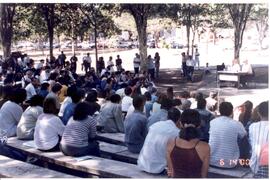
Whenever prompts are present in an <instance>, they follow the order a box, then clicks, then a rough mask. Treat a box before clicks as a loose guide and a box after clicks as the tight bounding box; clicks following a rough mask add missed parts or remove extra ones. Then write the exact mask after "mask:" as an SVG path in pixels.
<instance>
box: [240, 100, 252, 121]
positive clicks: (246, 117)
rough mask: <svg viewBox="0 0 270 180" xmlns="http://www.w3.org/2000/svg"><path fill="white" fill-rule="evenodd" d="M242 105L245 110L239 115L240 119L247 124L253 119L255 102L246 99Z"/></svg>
mask: <svg viewBox="0 0 270 180" xmlns="http://www.w3.org/2000/svg"><path fill="white" fill-rule="evenodd" d="M242 106H243V107H244V112H243V113H241V114H240V115H239V121H240V122H241V123H242V124H243V125H244V126H246V125H247V123H248V121H250V120H251V114H252V108H253V104H252V102H251V101H246V102H244V104H242Z"/></svg>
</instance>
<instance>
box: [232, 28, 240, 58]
mask: <svg viewBox="0 0 270 180" xmlns="http://www.w3.org/2000/svg"><path fill="white" fill-rule="evenodd" d="M240 49H241V44H240V31H239V30H238V29H237V28H235V29H234V59H237V61H238V63H239V57H240Z"/></svg>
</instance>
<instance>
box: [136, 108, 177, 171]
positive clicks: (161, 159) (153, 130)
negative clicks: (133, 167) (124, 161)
mask: <svg viewBox="0 0 270 180" xmlns="http://www.w3.org/2000/svg"><path fill="white" fill-rule="evenodd" d="M180 115H181V113H180V111H179V110H178V109H176V108H172V109H170V110H169V111H168V117H167V120H166V121H159V122H157V123H155V124H153V125H152V126H151V127H150V128H149V132H148V134H147V136H146V138H145V141H144V145H143V148H142V150H141V152H140V155H139V157H138V161H137V164H138V167H139V168H140V169H141V170H143V171H145V172H148V173H154V174H158V173H162V172H163V171H164V170H165V168H166V166H167V162H166V147H167V143H168V140H169V139H170V138H176V137H177V136H178V134H179V128H178V127H177V126H176V124H177V123H178V122H179V119H180Z"/></svg>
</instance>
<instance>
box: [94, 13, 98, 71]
mask: <svg viewBox="0 0 270 180" xmlns="http://www.w3.org/2000/svg"><path fill="white" fill-rule="evenodd" d="M94 31H95V37H94V38H95V56H96V72H97V68H98V47H97V21H96V17H95V26H94Z"/></svg>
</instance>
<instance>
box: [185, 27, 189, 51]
mask: <svg viewBox="0 0 270 180" xmlns="http://www.w3.org/2000/svg"><path fill="white" fill-rule="evenodd" d="M186 29H187V48H188V49H187V55H189V49H190V43H189V42H190V26H188V25H187V26H186Z"/></svg>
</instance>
